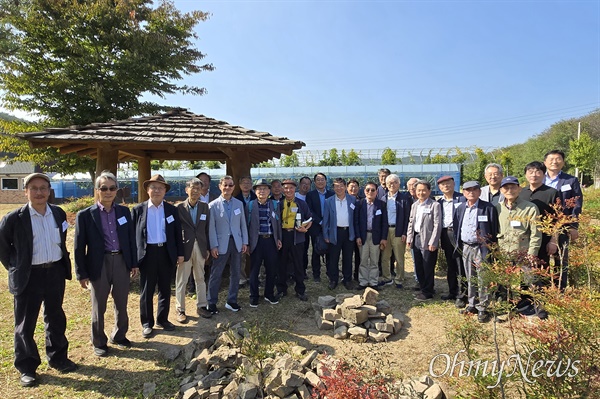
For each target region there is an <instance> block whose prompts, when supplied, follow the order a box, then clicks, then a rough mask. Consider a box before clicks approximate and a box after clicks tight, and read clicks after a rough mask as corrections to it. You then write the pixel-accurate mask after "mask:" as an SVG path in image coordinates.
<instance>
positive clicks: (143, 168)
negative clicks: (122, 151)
mask: <svg viewBox="0 0 600 399" xmlns="http://www.w3.org/2000/svg"><path fill="white" fill-rule="evenodd" d="M150 173H152V168H151V167H150V158H149V157H144V158H140V159H138V202H144V201H146V200H147V199H148V198H149V197H148V193H147V192H146V190H144V186H143V185H142V184H143V183H144V182H145V181H146V180H149V179H150V177H151V176H150Z"/></svg>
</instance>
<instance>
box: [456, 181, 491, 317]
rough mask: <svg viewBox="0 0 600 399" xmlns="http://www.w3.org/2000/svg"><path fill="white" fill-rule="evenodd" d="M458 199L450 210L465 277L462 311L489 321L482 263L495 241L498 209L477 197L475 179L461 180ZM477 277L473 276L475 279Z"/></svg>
mask: <svg viewBox="0 0 600 399" xmlns="http://www.w3.org/2000/svg"><path fill="white" fill-rule="evenodd" d="M463 195H464V196H465V198H466V200H467V201H466V202H462V203H461V204H460V205H459V206H458V207H457V208H456V212H455V213H454V219H453V221H452V225H453V226H455V230H454V232H455V236H456V251H457V253H458V254H461V256H462V259H463V264H464V267H465V273H466V276H465V278H466V279H467V303H468V305H467V308H466V309H463V310H461V312H462V313H473V314H475V313H477V319H478V320H479V322H481V323H485V322H486V321H489V313H488V312H487V305H488V302H489V296H488V290H487V287H486V286H485V284H484V278H483V274H484V273H485V267H484V264H485V262H486V260H487V258H488V255H489V254H490V249H489V245H491V244H494V243H497V242H498V232H499V229H500V228H499V222H498V211H497V210H496V208H495V207H494V205H492V203H491V202H486V201H483V200H480V199H479V196H480V195H481V188H480V186H479V182H476V181H468V182H466V183H465V184H463ZM476 279H477V280H476Z"/></svg>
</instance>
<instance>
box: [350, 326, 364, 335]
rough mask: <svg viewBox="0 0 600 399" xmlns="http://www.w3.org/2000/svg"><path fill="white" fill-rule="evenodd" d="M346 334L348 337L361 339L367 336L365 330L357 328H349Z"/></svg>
mask: <svg viewBox="0 0 600 399" xmlns="http://www.w3.org/2000/svg"><path fill="white" fill-rule="evenodd" d="M348 334H350V335H358V336H361V337H366V336H367V329H366V328H363V327H359V326H355V327H351V328H349V329H348Z"/></svg>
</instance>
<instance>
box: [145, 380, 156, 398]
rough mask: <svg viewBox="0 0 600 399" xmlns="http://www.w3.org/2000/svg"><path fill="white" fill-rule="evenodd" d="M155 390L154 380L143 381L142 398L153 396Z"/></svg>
mask: <svg viewBox="0 0 600 399" xmlns="http://www.w3.org/2000/svg"><path fill="white" fill-rule="evenodd" d="M155 392H156V384H155V383H154V382H144V387H143V388H142V395H144V398H149V397H151V396H154V393H155Z"/></svg>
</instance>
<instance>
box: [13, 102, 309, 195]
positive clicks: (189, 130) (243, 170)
mask: <svg viewBox="0 0 600 399" xmlns="http://www.w3.org/2000/svg"><path fill="white" fill-rule="evenodd" d="M19 136H20V137H21V138H23V139H25V140H27V141H29V143H30V145H31V146H32V147H33V148H40V147H57V148H59V151H60V153H61V154H71V153H76V154H78V155H81V156H89V157H92V158H95V159H96V173H99V172H101V171H102V170H106V169H108V170H110V171H112V172H113V173H115V174H116V172H117V165H118V163H119V162H127V161H131V160H136V159H137V161H138V180H139V181H138V187H139V190H138V193H139V194H138V201H143V200H145V199H147V198H148V196H147V193H146V192H145V191H144V190H143V187H142V182H143V181H145V180H147V179H149V178H150V174H151V169H150V161H151V160H155V159H156V160H185V161H220V162H224V163H225V164H226V167H227V174H228V175H231V176H233V178H234V179H235V181H236V182H237V178H239V177H241V176H246V175H249V174H250V167H251V165H252V164H254V163H259V162H263V161H267V160H269V159H272V158H279V157H280V156H281V155H282V154H286V155H291V153H292V151H293V150H296V149H300V148H302V147H303V146H304V145H305V144H304V143H303V142H302V141H295V140H288V139H287V138H284V137H276V136H272V135H271V134H269V133H266V132H257V131H254V130H249V129H245V128H243V127H240V126H232V125H230V124H229V123H227V122H223V121H219V120H216V119H213V118H208V117H206V116H204V115H196V114H193V113H191V112H188V111H187V110H186V109H183V108H176V109H173V110H171V111H169V112H166V113H164V114H160V115H153V116H147V117H139V118H130V119H127V120H123V121H114V122H107V123H93V124H91V125H86V126H71V127H68V128H47V129H45V130H44V131H42V132H33V133H22V134H20V135H19Z"/></svg>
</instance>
